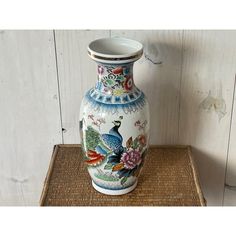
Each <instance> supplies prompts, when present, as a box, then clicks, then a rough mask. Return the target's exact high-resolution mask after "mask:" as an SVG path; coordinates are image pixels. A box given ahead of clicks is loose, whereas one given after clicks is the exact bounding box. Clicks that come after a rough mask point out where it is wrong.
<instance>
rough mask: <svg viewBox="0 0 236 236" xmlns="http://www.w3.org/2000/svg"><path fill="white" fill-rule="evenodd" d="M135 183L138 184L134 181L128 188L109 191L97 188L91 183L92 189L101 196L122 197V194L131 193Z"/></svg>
mask: <svg viewBox="0 0 236 236" xmlns="http://www.w3.org/2000/svg"><path fill="white" fill-rule="evenodd" d="M137 183H138V181H136V182H135V183H134V184H133V185H132V186H130V187H128V188H124V189H119V190H111V189H105V188H102V187H100V186H98V185H97V184H95V183H94V182H93V181H92V185H93V187H94V188H95V189H96V190H97V191H98V192H100V193H103V194H106V195H123V194H126V193H129V192H131V191H133V190H134V189H135V188H136V186H137Z"/></svg>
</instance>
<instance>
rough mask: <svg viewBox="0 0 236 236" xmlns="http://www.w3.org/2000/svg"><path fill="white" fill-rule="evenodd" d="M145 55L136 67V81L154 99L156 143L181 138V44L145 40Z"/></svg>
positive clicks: (152, 106) (152, 104)
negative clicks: (179, 117) (179, 125)
mask: <svg viewBox="0 0 236 236" xmlns="http://www.w3.org/2000/svg"><path fill="white" fill-rule="evenodd" d="M142 43H143V44H144V55H143V57H142V59H141V60H140V61H138V62H137V63H136V64H137V66H136V65H135V67H134V70H135V72H134V73H135V75H134V78H135V82H136V85H137V86H138V87H140V88H141V89H142V90H143V91H144V93H145V94H146V96H147V98H148V101H149V103H150V113H151V126H152V127H153V128H152V129H151V132H150V141H151V143H152V144H176V143H177V142H178V110H179V86H180V77H181V56H182V52H181V51H182V48H181V47H182V45H181V44H176V45H172V44H167V43H160V42H155V41H152V42H151V43H150V42H148V43H147V42H142Z"/></svg>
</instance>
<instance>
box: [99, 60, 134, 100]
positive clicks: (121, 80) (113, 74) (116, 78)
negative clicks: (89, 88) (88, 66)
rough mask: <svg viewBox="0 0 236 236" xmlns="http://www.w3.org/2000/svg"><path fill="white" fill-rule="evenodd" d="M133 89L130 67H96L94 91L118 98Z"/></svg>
mask: <svg viewBox="0 0 236 236" xmlns="http://www.w3.org/2000/svg"><path fill="white" fill-rule="evenodd" d="M132 88H133V74H132V65H131V64H130V65H120V66H111V65H109V66H108V65H103V64H101V65H98V82H97V85H96V89H98V90H100V91H101V92H105V93H109V94H111V95H115V96H119V95H122V94H124V93H128V92H129V91H130V90H131V89H132Z"/></svg>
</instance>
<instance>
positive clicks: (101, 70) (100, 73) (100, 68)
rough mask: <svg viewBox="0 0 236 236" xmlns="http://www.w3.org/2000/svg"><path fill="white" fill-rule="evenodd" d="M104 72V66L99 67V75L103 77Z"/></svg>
mask: <svg viewBox="0 0 236 236" xmlns="http://www.w3.org/2000/svg"><path fill="white" fill-rule="evenodd" d="M103 72H104V68H103V67H102V66H98V74H99V75H102V74H103Z"/></svg>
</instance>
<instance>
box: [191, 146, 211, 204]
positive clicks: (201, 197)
mask: <svg viewBox="0 0 236 236" xmlns="http://www.w3.org/2000/svg"><path fill="white" fill-rule="evenodd" d="M187 151H188V156H189V159H190V163H191V167H192V171H193V178H194V183H195V186H196V189H197V193H198V196H199V201H200V204H201V206H207V201H206V199H205V198H204V195H203V192H202V189H201V184H200V181H199V174H198V170H197V168H196V163H195V160H194V157H193V153H192V149H191V146H188V147H187Z"/></svg>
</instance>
